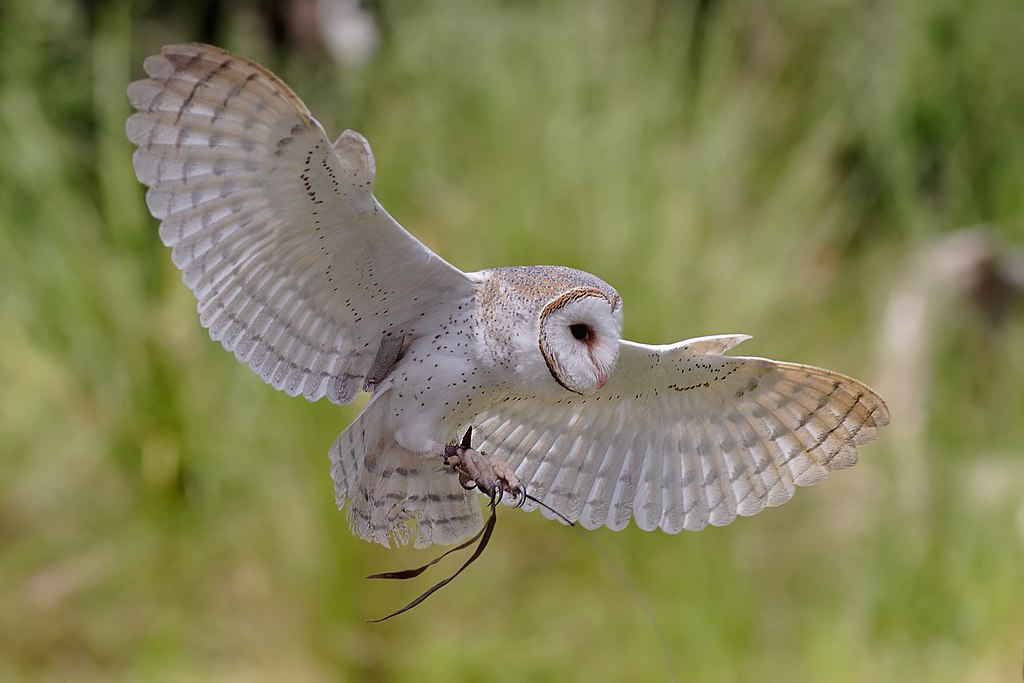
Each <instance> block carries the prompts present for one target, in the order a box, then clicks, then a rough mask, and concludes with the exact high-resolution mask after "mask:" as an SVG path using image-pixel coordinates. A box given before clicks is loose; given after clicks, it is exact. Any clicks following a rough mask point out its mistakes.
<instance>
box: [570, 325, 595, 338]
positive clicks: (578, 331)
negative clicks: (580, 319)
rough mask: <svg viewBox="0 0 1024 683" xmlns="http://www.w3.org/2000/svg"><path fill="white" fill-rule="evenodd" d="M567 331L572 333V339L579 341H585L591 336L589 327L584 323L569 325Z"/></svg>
mask: <svg viewBox="0 0 1024 683" xmlns="http://www.w3.org/2000/svg"><path fill="white" fill-rule="evenodd" d="M569 331H570V332H571V333H572V337H573V339H579V340H580V341H587V340H588V339H590V336H591V335H592V334H593V332H591V330H590V325H586V324H584V323H575V324H573V325H569Z"/></svg>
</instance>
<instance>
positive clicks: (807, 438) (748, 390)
mask: <svg viewBox="0 0 1024 683" xmlns="http://www.w3.org/2000/svg"><path fill="white" fill-rule="evenodd" d="M745 339H748V337H747V336H745V335H723V336H716V337H700V338H696V339H690V340H687V341H684V342H680V343H678V344H673V345H671V346H646V345H642V344H635V343H632V342H627V341H623V342H621V352H620V356H619V363H618V367H617V369H616V371H615V374H614V375H613V377H612V379H611V380H610V381H609V383H608V384H607V385H606V386H605V387H604V388H603V389H602V390H600V391H598V392H596V393H595V394H593V395H590V396H586V397H584V396H567V397H565V398H563V399H561V400H558V401H556V402H554V403H550V402H546V401H543V400H542V399H538V398H518V397H513V398H509V399H508V400H506V401H505V402H503V403H500V404H498V405H496V406H495V407H493V408H491V409H489V410H487V411H486V412H484V413H482V414H481V415H479V416H477V418H475V420H474V424H473V427H474V434H476V435H477V436H478V437H482V438H483V441H482V442H481V443H478V444H477V448H478V449H479V450H482V451H484V452H486V453H488V454H489V455H491V456H496V457H499V458H501V459H503V460H506V461H507V462H508V463H509V464H510V465H511V466H512V468H513V469H514V470H515V471H516V473H517V474H518V476H519V477H520V479H521V480H522V481H523V483H524V484H525V485H526V490H527V492H528V493H530V494H531V495H533V496H535V497H536V498H538V499H539V500H541V501H543V502H544V503H545V504H547V505H549V506H551V507H552V508H554V509H555V510H557V511H558V512H559V513H561V514H563V515H565V516H566V517H568V518H569V519H570V520H573V521H576V520H579V521H580V522H581V523H582V524H583V526H585V527H587V528H589V529H593V528H597V527H599V526H605V525H606V526H608V527H610V528H612V529H622V528H623V527H624V526H625V525H626V523H627V522H628V521H629V518H630V516H631V515H632V516H633V517H635V518H636V523H637V525H638V526H639V527H640V528H642V529H645V530H650V529H654V528H658V527H660V528H661V529H663V530H665V531H667V532H669V533H676V532H678V531H680V530H681V529H690V530H698V529H702V528H704V527H705V526H706V525H707V524H709V523H710V524H714V525H716V526H721V525H724V524H728V523H730V522H731V521H733V519H735V517H736V515H737V514H739V515H744V516H748V515H753V514H755V513H757V512H759V511H761V510H762V509H764V508H765V507H769V506H775V505H781V504H782V503H784V502H786V501H787V500H789V499H790V498H791V497H792V496H793V492H794V487H795V486H797V485H799V486H807V485H810V484H815V483H817V482H819V481H821V480H823V479H824V478H825V477H827V476H828V475H829V473H831V472H832V471H834V470H837V469H842V468H844V467H849V466H851V465H853V464H854V462H856V458H857V451H856V447H857V446H858V445H860V444H864V443H867V442H869V441H872V440H873V439H875V437H876V436H877V434H878V429H879V428H880V427H883V426H885V425H886V424H888V423H889V411H888V408H887V407H886V405H885V402H884V401H883V400H882V398H881V397H880V396H878V394H876V393H875V392H874V391H872V390H871V389H869V388H868V387H867V386H865V385H863V384H861V383H860V382H858V381H856V380H854V379H851V378H849V377H846V376H844V375H841V374H839V373H836V372H831V371H829V370H823V369H820V368H815V367H811V366H808V365H800V364H796V363H783V362H779V361H773V360H767V359H764V358H748V357H740V356H725V355H722V354H724V353H725V352H726V351H727V350H729V349H730V348H731V347H733V346H735V345H736V344H738V343H740V342H742V341H744V340H745ZM535 507H536V505H535V504H533V503H530V502H527V503H526V508H527V509H534V508H535ZM544 514H545V515H547V516H549V517H552V515H551V513H549V512H548V511H546V510H545V511H544Z"/></svg>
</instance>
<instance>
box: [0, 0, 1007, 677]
mask: <svg viewBox="0 0 1024 683" xmlns="http://www.w3.org/2000/svg"><path fill="white" fill-rule="evenodd" d="M199 4H200V3H191V4H189V5H187V6H186V10H187V8H191V7H194V6H198V5H199ZM375 4H376V5H377V7H378V8H379V15H378V19H379V21H380V24H379V25H380V26H381V31H382V41H381V45H380V48H379V50H378V51H377V52H376V54H374V55H373V56H372V58H371V59H370V60H369V61H368V62H367V63H366V64H364V65H363V66H360V67H351V66H350V67H342V66H337V65H334V64H333V63H332V62H331V61H330V60H329V59H328V58H327V57H326V55H325V54H324V53H323V52H318V51H317V50H316V49H313V48H309V47H306V48H304V49H298V48H296V47H294V46H289V44H288V43H287V42H285V43H283V44H282V43H276V44H275V43H273V42H272V41H270V40H269V39H268V36H269V35H272V31H270V30H268V27H267V25H266V23H265V22H264V19H263V18H262V15H261V14H260V12H259V11H257V10H258V9H259V8H260V7H264V6H265V5H260V4H258V3H255V2H252V3H248V4H246V3H235V4H230V5H228V4H225V5H224V6H223V7H221V14H220V15H219V21H218V22H217V23H216V25H215V27H214V29H211V28H210V25H209V23H207V24H201V22H199V21H198V20H197V19H195V16H200V15H198V14H197V15H191V14H189V13H188V11H186V10H180V11H178V12H177V13H174V12H167V11H161V12H158V11H157V10H156V8H155V5H156V3H141V4H133V3H130V2H127V1H125V0H107V1H105V2H89V3H79V2H67V1H65V0H7V1H6V2H4V3H3V5H2V6H0V330H2V331H3V332H2V334H0V382H2V385H3V392H2V393H0V443H2V449H3V456H2V458H0V604H3V609H0V679H3V680H36V679H37V680H104V681H106V680H119V679H123V680H245V681H250V680H289V681H291V680H415V681H441V680H519V679H525V680H552V681H554V680H625V679H631V680H657V679H666V678H667V677H668V674H667V670H666V664H665V661H664V658H663V656H662V654H661V650H660V646H659V643H658V637H657V635H656V633H655V631H654V629H653V628H652V626H651V625H650V623H649V622H648V621H646V620H645V617H644V614H643V611H642V610H641V608H640V607H639V606H638V605H637V603H636V602H635V601H634V600H633V599H632V597H631V596H630V594H629V592H628V590H626V589H625V588H624V587H623V585H622V584H621V583H620V582H619V580H618V578H617V577H616V575H615V572H614V571H613V570H611V569H609V567H608V566H607V565H606V564H605V563H604V562H603V561H602V560H601V558H600V557H599V556H598V555H597V554H595V553H594V552H593V550H592V549H591V548H590V547H589V546H588V545H587V544H586V543H583V542H581V540H580V539H578V538H577V537H576V535H575V533H574V532H572V531H571V530H568V529H566V528H563V527H560V526H559V525H557V524H554V523H552V522H548V521H546V520H544V519H543V518H542V517H541V516H539V515H528V514H525V513H521V512H517V511H514V510H507V509H503V510H501V511H500V512H501V519H500V523H499V528H498V530H497V533H496V536H495V538H494V539H493V541H492V543H491V546H490V547H489V549H488V551H487V553H485V555H484V556H483V558H482V560H481V561H480V562H479V563H478V564H477V565H475V566H474V567H473V568H472V570H471V571H469V572H468V573H467V574H464V575H463V576H461V577H460V578H459V580H458V581H457V582H456V583H455V584H453V585H452V586H450V587H449V588H447V589H446V590H445V591H444V592H442V593H440V594H438V595H437V596H435V597H434V598H432V599H431V600H429V601H428V602H426V603H424V604H423V605H422V606H420V607H419V608H417V609H416V610H415V611H414V612H412V613H410V614H408V615H405V616H403V617H400V618H398V619H396V620H393V621H390V622H388V623H386V624H382V625H367V624H365V623H364V621H365V619H367V618H371V617H376V616H381V615H382V614H384V613H386V612H388V611H390V610H391V609H394V608H396V607H397V606H399V605H400V604H403V603H404V602H405V601H406V600H407V599H409V598H411V597H412V596H413V595H415V594H416V592H417V588H418V587H419V586H406V585H399V586H394V585H379V584H376V583H371V582H366V581H364V580H363V578H362V577H363V576H364V575H366V574H368V573H371V572H373V571H379V570H383V569H391V568H397V567H401V566H405V565H409V564H415V563H418V562H419V561H421V559H423V557H424V556H425V555H426V554H427V553H414V552H413V551H409V550H404V549H403V550H400V551H387V550H385V549H383V548H380V547H377V546H371V545H369V544H366V543H363V542H361V541H358V540H356V539H354V538H352V537H351V535H350V534H349V532H348V530H347V525H346V523H345V518H344V515H343V514H341V513H339V512H338V511H337V510H336V509H335V506H334V502H333V494H332V487H331V482H330V478H329V476H328V463H327V457H326V451H327V448H328V446H329V445H330V443H331V442H332V440H333V439H334V438H335V435H336V434H337V433H338V432H339V431H340V430H341V429H342V428H344V426H345V425H346V424H347V421H348V420H350V419H351V418H352V417H353V416H354V415H355V412H356V410H358V406H354V407H346V408H338V407H336V406H332V405H329V404H326V403H323V404H306V403H304V402H303V401H301V400H298V399H289V398H288V397H286V396H284V395H280V394H277V393H275V392H274V391H272V390H271V389H270V388H268V387H266V386H265V385H263V384H262V383H261V382H260V381H259V380H258V379H257V378H256V377H255V376H252V375H251V373H249V371H248V370H247V369H246V368H244V367H243V366H241V365H239V364H238V363H237V362H236V361H235V360H234V359H233V358H232V357H231V355H230V354H228V353H225V352H224V351H223V350H222V349H221V348H220V347H219V345H217V344H215V343H213V342H211V341H210V340H209V339H208V338H207V336H206V334H205V332H204V331H203V330H202V329H201V328H200V327H199V325H198V323H197V318H196V315H195V311H194V302H193V301H192V299H191V295H190V294H189V292H188V291H187V290H186V289H185V287H184V286H183V285H182V284H181V282H180V277H179V274H178V272H177V271H176V270H175V268H174V267H173V266H172V264H171V260H170V257H169V253H168V252H167V250H166V249H165V248H164V247H163V246H162V245H161V244H160V243H159V240H158V238H157V232H156V223H155V221H154V220H152V219H151V218H150V217H149V216H148V214H147V213H146V210H145V204H144V200H143V188H142V187H141V186H139V185H138V183H137V182H136V181H135V179H134V176H133V173H132V169H131V163H130V154H131V150H130V148H129V145H128V143H127V141H126V140H125V138H124V134H123V125H124V120H125V118H126V117H127V115H128V114H129V107H128V103H127V100H126V98H125V95H124V91H125V86H126V85H127V83H128V82H129V81H131V80H133V79H135V78H138V77H140V76H141V74H142V70H141V64H142V60H143V58H144V57H145V56H146V55H148V54H151V53H153V52H155V51H157V50H159V48H160V46H161V45H162V44H163V43H166V42H177V41H183V40H192V39H196V38H199V37H200V35H199V31H200V29H199V28H197V27H199V26H200V25H202V26H205V28H204V29H203V31H204V32H206V33H208V34H209V35H208V38H210V39H215V40H217V41H218V43H220V44H222V45H223V46H224V47H227V48H230V49H234V50H236V51H239V52H241V53H243V54H246V55H248V56H251V57H253V58H256V59H259V60H260V61H262V62H263V63H265V64H266V65H267V66H269V67H271V68H272V69H274V70H275V71H277V72H278V73H279V74H280V75H281V76H282V77H283V78H284V79H285V80H286V81H287V82H289V83H290V84H291V85H292V86H293V88H294V89H295V90H296V91H297V92H298V93H299V94H300V96H302V97H303V98H304V99H306V101H307V103H308V104H309V105H310V107H311V109H312V110H313V111H314V112H315V113H316V114H317V115H318V116H320V117H321V119H322V120H323V121H324V123H325V125H326V127H327V129H328V130H329V131H331V132H332V133H335V134H336V133H338V132H340V130H342V129H343V128H346V127H351V128H354V129H357V130H360V131H361V132H363V133H364V134H365V135H366V136H367V137H368V138H369V139H370V141H371V142H372V143H373V145H374V150H375V153H376V157H377V164H378V168H379V169H380V172H379V174H378V178H377V194H378V196H379V197H380V198H381V201H382V202H383V204H384V205H385V206H387V207H388V209H389V211H390V212H391V213H392V214H394V215H395V216H396V217H398V218H399V220H401V221H402V222H403V223H404V224H405V225H406V226H408V227H409V228H410V229H411V230H412V231H413V232H414V233H415V234H416V235H418V236H419V237H420V238H421V239H423V240H424V241H425V242H427V243H428V244H429V245H430V246H431V247H433V248H434V249H435V250H437V251H438V252H439V253H440V254H442V255H443V256H445V257H446V258H448V259H449V260H451V261H452V262H453V263H455V264H456V265H458V266H460V267H462V268H464V269H467V270H475V269H479V268H483V267H487V266H494V265H505V264H516V263H559V264H566V265H571V266H576V267H580V268H584V269H586V270H590V271H592V272H594V273H596V274H598V275H600V276H601V277H603V278H604V279H606V280H607V281H609V282H611V283H613V284H614V285H615V286H616V287H617V288H618V289H619V291H620V292H621V293H622V295H623V297H624V300H625V301H626V315H627V319H626V333H627V336H628V337H630V338H633V339H638V340H641V341H649V342H667V341H673V340H676V339H681V338H684V337H687V336H694V335H698V334H710V333H724V332H748V333H751V334H754V335H755V337H756V339H755V340H754V341H751V342H748V343H747V344H745V345H744V346H743V347H742V352H743V353H754V354H760V355H768V356H771V357H777V358H787V359H794V360H801V361H804V362H810V363H814V364H818V365H824V366H827V367H833V368H836V369H839V370H842V371H845V372H848V373H850V374H853V375H855V376H857V377H860V378H863V379H865V380H867V381H869V382H872V383H876V384H877V387H878V388H879V389H880V390H882V391H883V393H885V394H886V395H887V396H889V398H890V400H891V401H892V404H893V405H892V408H893V425H892V427H890V428H889V429H888V430H886V431H883V433H882V438H881V440H880V442H879V443H877V444H874V445H872V446H869V447H866V448H864V449H863V450H862V458H861V464H859V465H858V467H856V468H854V469H853V470H850V471H848V472H843V473H840V474H838V475H836V476H834V477H833V478H831V479H830V480H829V481H828V482H826V483H825V484H823V485H821V486H819V487H815V488H813V489H808V490H804V491H801V492H799V493H798V495H797V496H796V498H795V499H794V501H793V502H791V503H789V504H787V505H786V506H785V507H783V508H780V509H778V510H771V511H767V512H765V513H763V514H761V515H759V516H757V517H754V518H751V519H741V520H739V521H737V522H736V523H735V524H733V525H731V526H729V527H725V528H721V529H708V530H706V531H703V532H701V533H699V534H691V533H683V534H682V535H680V536H675V537H670V536H666V535H663V534H644V533H641V532H639V531H637V530H636V529H635V528H630V529H627V530H626V531H624V532H621V533H618V534H613V533H609V532H606V531H602V532H596V533H593V534H592V537H593V538H594V539H595V540H596V542H597V543H598V544H600V545H601V546H602V547H603V548H604V549H605V551H606V552H607V553H608V554H609V555H610V556H612V557H613V558H614V560H615V561H616V562H617V563H618V564H620V565H621V566H622V567H623V570H624V571H625V573H626V574H628V575H629V576H630V577H631V578H632V580H633V581H634V582H636V583H637V584H638V587H639V590H640V591H641V592H642V593H643V594H644V595H645V596H646V598H647V599H648V600H649V601H650V602H651V604H652V610H653V613H654V615H655V617H656V619H657V621H658V623H659V624H660V626H661V628H662V629H663V630H664V635H665V639H666V641H667V643H668V647H669V649H670V650H671V652H672V657H673V660H674V665H675V669H676V674H677V676H678V677H679V680H700V681H719V680H779V681H794V680H808V681H865V680H872V681H907V680H928V681H992V680H1015V679H1016V677H1017V676H1019V675H1020V670H1021V663H1022V657H1024V652H1022V650H1021V633H1024V486H1022V484H1024V459H1022V456H1024V390H1022V388H1021V387H1022V385H1021V379H1022V378H1024V315H1022V312H1021V306H1020V303H1019V299H1018V300H1017V302H1016V303H1013V302H1012V301H1011V303H1010V304H1009V306H1008V308H1006V309H1005V310H1003V309H1000V311H1001V312H1002V316H1001V317H1000V316H999V315H992V314H991V309H992V307H993V306H995V305H996V304H997V303H999V302H998V301H996V302H995V303H993V301H994V298H993V297H994V296H995V295H993V294H992V291H993V290H991V288H989V289H986V288H985V287H981V286H977V285H978V277H977V268H974V269H968V271H967V272H968V275H967V276H963V271H962V270H961V271H956V270H955V269H953V270H950V269H949V268H948V267H947V266H946V265H944V264H946V263H947V261H948V259H947V260H946V261H944V260H943V259H942V258H939V256H937V254H939V253H940V251H936V249H937V247H936V245H937V244H942V240H943V239H948V238H947V237H946V236H948V235H949V234H952V233H954V232H955V231H958V230H962V229H964V228H969V227H972V226H978V225H981V226H984V227H983V229H984V230H985V233H984V234H985V235H986V236H987V239H988V240H989V242H988V243H987V245H988V248H989V249H990V251H991V254H992V260H991V263H997V262H998V261H999V259H1000V258H1002V257H1003V255H1006V254H1009V253H1010V250H1011V249H1012V248H1013V247H1015V246H1016V247H1018V248H1019V247H1020V245H1021V244H1022V243H1024V78H1022V77H1021V76H1022V74H1024V40H1022V36H1024V8H1022V6H1021V4H1020V2H1019V0H978V1H977V2H974V3H962V2H954V1H953V0H905V1H904V2H895V3H863V2H856V1H854V0H830V1H829V2H823V3H805V2H797V1H795V0H772V1H767V2H766V1H763V0H749V1H736V2H726V1H724V0H704V1H702V2H692V3H691V2H667V1H657V0H637V1H635V2H612V1H611V0H598V1H595V2H587V1H584V0H580V1H578V2H571V1H565V2H525V3H512V2H499V1H497V0H483V1H480V2H474V3H469V2H455V1H454V0H446V1H442V2H434V3H422V4H420V3H408V2H400V1H398V2H389V1H388V0H381V1H380V2H378V3H375ZM300 5H301V3H293V5H292V6H294V7H299V6H300ZM281 6H282V7H288V6H289V4H288V3H284V4H282V5H281ZM209 18H210V17H209V16H207V19H209ZM275 45H276V47H275ZM941 253H946V254H947V256H948V255H949V253H952V254H953V256H964V254H966V253H967V250H965V249H960V248H957V247H953V248H947V249H946V251H945V252H941ZM953 260H954V261H955V259H953ZM991 263H990V265H991ZM980 267H981V266H979V268H980ZM954 271H955V272H954ZM951 273H952V274H951ZM957 273H959V275H957ZM997 279H998V278H997ZM997 289H998V288H997ZM999 291H1001V290H999ZM901 302H902V303H901ZM915 312H917V313H921V316H922V317H920V319H918V318H915V315H914V313H915ZM986 312H988V314H986Z"/></svg>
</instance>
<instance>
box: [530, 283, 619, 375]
mask: <svg viewBox="0 0 1024 683" xmlns="http://www.w3.org/2000/svg"><path fill="white" fill-rule="evenodd" d="M602 284H603V283H602ZM605 287H607V285H605ZM607 289H609V290H610V289H611V288H610V287H607ZM621 336H622V306H621V299H619V295H618V294H616V293H615V292H614V290H611V295H609V293H608V292H606V291H602V289H598V288H596V287H590V286H580V287H573V288H572V289H569V290H568V291H566V292H564V293H563V294H561V295H560V296H558V297H556V298H554V299H552V300H551V301H550V302H548V304H547V305H546V306H545V307H544V309H543V310H542V311H541V314H540V334H539V346H540V353H541V356H542V357H543V358H544V362H545V364H546V365H547V368H548V372H550V373H551V376H552V377H553V378H554V379H555V381H556V382H558V384H560V385H561V386H562V387H564V388H565V389H568V390H569V391H571V392H573V393H576V394H589V393H591V392H593V391H597V390H598V389H600V388H601V387H603V386H604V385H605V384H606V383H607V382H608V378H609V377H610V376H611V374H612V371H613V370H614V369H615V362H616V361H617V360H618V358H619V339H620V338H621Z"/></svg>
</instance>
